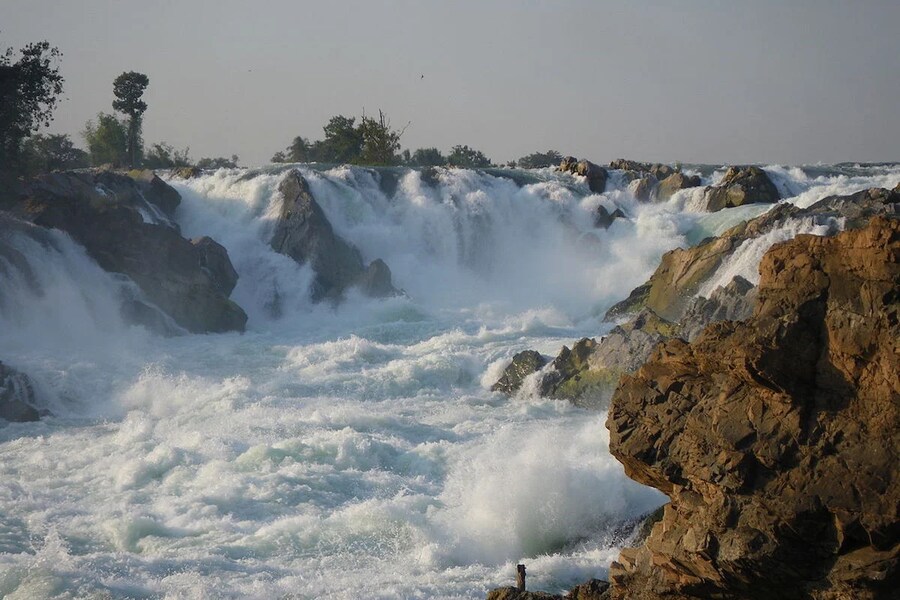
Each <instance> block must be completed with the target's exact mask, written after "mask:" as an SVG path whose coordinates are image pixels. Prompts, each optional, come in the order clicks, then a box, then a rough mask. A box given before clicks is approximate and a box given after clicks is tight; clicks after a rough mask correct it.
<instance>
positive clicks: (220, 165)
mask: <svg viewBox="0 0 900 600" xmlns="http://www.w3.org/2000/svg"><path fill="white" fill-rule="evenodd" d="M239 160H240V159H239V158H238V155H237V154H232V155H231V158H225V157H222V156H220V157H218V158H201V159H200V160H198V161H197V166H198V167H200V168H201V169H235V168H237V166H238V161H239Z"/></svg>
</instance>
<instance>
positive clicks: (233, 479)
mask: <svg viewBox="0 0 900 600" xmlns="http://www.w3.org/2000/svg"><path fill="white" fill-rule="evenodd" d="M300 168H301V170H302V171H303V172H304V175H305V176H306V177H307V179H308V180H309V182H310V186H311V188H312V190H313V194H314V195H315V197H316V199H317V200H318V201H319V203H320V204H321V205H322V208H323V209H324V211H325V213H326V214H327V216H328V218H329V220H330V221H331V222H332V224H333V225H334V228H335V230H336V231H337V232H338V233H339V234H340V235H342V236H343V237H344V238H345V239H348V240H350V241H352V242H353V243H354V244H356V245H357V246H358V247H359V249H360V250H361V252H362V254H363V256H364V258H365V259H366V260H367V261H370V260H373V259H375V258H382V259H384V260H385V261H386V262H387V263H388V265H390V267H391V270H392V271H393V277H394V283H395V285H396V286H397V287H400V288H403V289H404V290H405V292H406V296H405V297H397V298H390V299H385V300H372V299H366V298H361V297H358V296H354V295H351V296H350V297H349V298H348V299H347V300H346V302H344V303H343V304H341V305H340V306H338V307H332V306H329V305H325V304H320V305H313V304H311V303H310V302H309V300H308V286H309V284H310V282H311V280H312V273H311V271H310V270H309V268H308V267H302V266H299V265H297V264H296V263H294V262H293V261H292V260H291V259H289V258H287V257H285V256H282V255H279V254H275V253H274V252H272V250H271V249H270V248H269V245H268V240H269V238H270V236H271V233H272V227H273V224H274V219H275V217H276V215H277V214H278V209H279V206H280V204H279V203H280V198H279V196H278V194H277V191H276V190H277V185H278V181H279V179H280V177H281V174H280V173H279V172H278V171H277V170H274V169H269V170H261V171H253V172H247V171H218V172H216V173H213V174H209V175H206V176H204V177H201V178H198V179H194V180H190V181H180V180H173V181H172V182H171V183H172V185H174V186H175V187H176V189H178V191H179V192H180V193H181V194H182V197H183V202H182V204H181V206H180V208H179V209H178V214H177V218H178V221H179V223H180V226H181V228H182V231H183V233H184V234H185V235H186V236H188V237H194V236H199V235H210V236H212V237H214V238H215V239H217V240H218V241H219V242H220V243H222V244H223V245H224V246H225V247H226V248H227V249H228V251H229V254H230V256H231V259H232V261H233V263H234V265H235V268H236V269H237V271H238V273H239V274H240V281H239V283H238V285H237V287H236V288H235V290H234V293H233V294H232V299H234V300H235V301H236V302H237V303H238V304H240V305H241V306H242V307H243V308H244V309H245V310H246V311H247V313H248V315H249V322H248V328H247V332H246V333H244V334H237V333H232V334H217V335H185V336H181V337H175V338H161V337H157V336H155V335H152V334H150V333H148V332H147V331H145V330H143V329H141V328H139V327H132V326H129V325H127V324H126V323H124V322H123V321H122V320H121V319H120V318H119V317H118V310H117V307H118V303H119V299H120V298H121V296H122V294H125V293H134V289H133V285H131V284H130V283H129V282H127V281H122V280H121V279H117V278H115V277H114V276H112V275H110V274H107V273H105V272H104V271H102V270H101V269H99V267H97V266H96V265H95V264H94V263H93V262H92V261H91V260H90V259H89V258H88V257H87V255H86V254H85V253H84V251H83V250H82V249H81V248H80V247H79V246H77V245H76V244H74V243H73V242H72V241H71V240H70V239H69V238H68V237H67V236H65V235H64V234H62V233H59V232H50V233H49V234H46V235H44V236H42V237H41V238H40V240H37V239H35V238H34V237H33V236H28V235H25V234H23V233H22V232H16V231H8V232H7V233H5V234H4V235H5V237H4V239H3V240H0V241H2V242H3V243H6V244H8V245H9V246H11V247H14V248H15V249H16V250H17V251H18V252H20V253H21V254H22V255H23V256H25V257H26V258H27V260H28V264H29V265H30V267H31V268H30V274H26V273H24V272H22V271H21V269H19V270H17V268H16V267H15V265H12V264H11V263H6V266H7V268H6V269H0V278H2V288H0V328H2V333H0V359H2V360H3V361H5V362H6V363H8V364H10V365H11V366H13V367H15V368H18V369H20V370H22V371H24V372H26V373H28V374H29V375H31V376H32V378H33V379H34V380H35V383H36V386H37V388H38V391H39V392H40V393H41V396H42V398H43V401H44V403H45V404H46V406H45V407H46V408H48V409H49V410H51V411H52V412H53V414H54V415H55V416H53V417H49V418H46V419H44V420H43V421H41V422H38V423H27V424H4V425H0V596H3V597H6V598H10V599H25V598H28V599H31V598H45V597H58V598H98V599H99V598H173V599H175V598H185V599H187V598H259V599H264V598H265V599H268V598H284V597H288V598H326V597H327V598H432V597H440V598H483V597H484V594H485V592H486V591H487V590H488V589H489V588H492V587H495V586H498V585H508V584H510V583H511V582H512V580H513V578H514V573H515V568H514V565H515V564H516V563H517V562H526V563H527V564H528V571H529V587H531V588H533V589H549V590H556V589H562V588H566V587H568V586H571V585H572V584H574V583H577V582H580V581H583V580H585V579H587V578H590V577H597V576H599V577H602V576H604V575H605V571H606V567H607V566H608V564H609V562H610V560H612V559H613V558H614V557H615V556H616V554H617V552H618V548H619V547H620V545H621V544H622V543H623V541H624V540H623V536H626V535H627V533H628V523H630V522H632V520H633V519H635V518H636V517H638V516H640V515H642V514H644V513H646V512H648V511H650V510H652V509H653V508H655V507H656V506H658V505H659V504H661V503H662V502H663V501H664V497H663V496H662V495H660V494H659V493H657V492H655V491H654V490H651V489H648V488H645V487H642V486H640V485H638V484H636V483H634V482H631V481H630V480H628V479H627V478H626V477H625V475H624V474H623V471H622V468H621V466H620V465H619V464H618V463H617V462H616V461H615V460H614V459H613V458H612V457H611V456H610V454H609V452H608V447H607V443H608V434H607V431H606V429H605V427H604V422H605V418H606V414H605V412H589V411H585V410H581V409H577V408H574V407H572V406H570V405H569V404H567V403H565V402H556V401H549V400H543V399H540V398H538V397H535V396H534V395H533V394H531V393H529V392H528V391H524V392H522V393H520V394H519V395H518V396H516V397H514V398H506V397H504V396H501V395H499V394H494V393H491V392H490V391H488V388H489V387H490V384H491V383H493V381H495V380H496V379H497V378H498V377H499V375H500V373H501V371H502V369H503V367H504V366H505V365H506V364H507V362H508V360H509V359H510V357H511V356H512V354H514V353H515V352H517V351H520V350H522V349H525V348H534V349H537V350H540V351H541V352H543V353H545V354H555V353H556V352H557V351H558V350H559V348H560V346H561V345H562V344H564V343H566V344H570V343H571V342H572V341H573V340H575V339H577V338H580V337H582V336H584V335H599V334H602V333H603V332H604V331H605V330H606V329H608V327H609V325H605V324H601V323H600V322H599V316H601V315H602V314H603V312H604V311H605V310H606V309H607V308H608V307H609V306H610V305H611V304H612V303H614V302H616V301H618V300H621V299H622V298H624V297H625V296H626V295H627V294H628V292H629V291H630V290H631V289H632V288H633V287H635V286H636V285H638V284H640V283H642V282H643V281H644V280H645V279H646V278H647V277H648V276H649V274H650V273H652V271H653V269H654V268H655V266H656V264H657V263H658V260H659V258H660V256H661V255H662V253H663V252H665V251H667V250H669V249H671V248H674V247H676V246H679V245H688V244H692V243H696V242H697V241H698V240H699V239H701V238H703V237H705V236H707V235H712V234H716V233H719V232H721V231H723V230H724V229H726V228H727V227H729V226H730V225H732V224H734V223H736V222H738V221H740V220H742V219H746V218H749V217H752V216H755V215H756V214H759V213H760V212H762V211H764V210H766V209H767V207H762V206H751V207H744V208H740V209H733V210H728V211H721V212H719V213H714V214H706V213H703V212H698V211H697V209H696V205H697V203H696V198H695V193H694V192H691V191H690V190H687V191H683V192H680V193H678V194H676V196H674V197H673V198H672V199H671V200H670V201H669V202H667V203H664V204H638V203H636V202H635V201H634V200H633V198H632V197H631V196H630V195H629V193H628V192H627V191H625V190H624V189H616V190H612V191H609V192H607V193H605V194H604V195H602V196H601V195H591V194H590V193H589V192H588V190H587V188H586V186H585V184H584V182H581V181H577V180H576V179H574V178H572V177H570V176H568V175H559V174H556V173H554V172H552V171H551V170H545V171H531V172H494V173H492V174H486V173H481V172H475V171H466V170H439V171H438V172H437V173H436V174H435V175H432V176H430V177H427V176H426V177H423V175H422V173H420V172H418V171H412V170H404V169H396V170H383V171H371V170H366V169H360V168H349V167H337V168H333V169H330V170H325V169H313V168H309V167H303V166H301V167H300ZM767 170H768V171H769V173H770V175H771V176H772V177H773V179H774V180H775V181H776V185H778V186H779V188H780V189H781V191H782V193H783V195H785V196H790V197H791V199H790V200H789V201H791V202H794V203H796V204H800V205H803V206H806V205H808V204H811V203H812V202H814V201H815V200H817V199H819V198H821V197H823V196H825V195H829V194H834V193H847V192H851V191H856V190H858V189H862V188H865V187H870V186H874V185H880V186H891V187H892V186H893V185H894V184H895V183H896V180H897V178H898V173H900V171H898V170H897V169H896V168H887V167H879V168H850V167H847V168H845V169H844V170H843V171H842V172H839V171H837V170H834V169H820V170H819V171H821V172H819V171H815V170H813V169H807V170H802V169H796V168H793V169H788V168H782V167H767ZM717 177H721V171H718V172H712V173H710V174H709V176H708V178H707V180H708V181H712V180H715V179H716V178H717ZM600 204H603V205H604V206H606V207H607V208H608V209H610V212H611V210H612V209H613V208H614V207H616V206H617V207H621V208H622V210H623V211H624V212H625V213H626V214H627V215H628V217H629V218H628V219H619V220H617V221H615V222H614V224H613V225H612V227H610V229H608V230H598V229H595V228H594V226H593V213H594V211H595V210H596V208H597V206H598V205H600ZM815 227H816V226H815V225H813V224H804V223H800V222H798V223H794V224H792V225H791V227H788V228H785V229H783V230H779V231H777V232H774V233H773V234H772V235H770V236H769V237H770V239H767V240H762V241H757V242H755V244H754V245H752V247H751V246H748V247H747V248H744V249H743V250H742V251H741V252H739V253H736V254H735V256H734V257H733V259H732V260H730V261H729V262H728V263H726V264H725V265H723V267H722V268H723V271H722V272H721V273H720V274H719V275H718V277H719V279H721V281H723V282H727V281H728V280H729V279H730V278H731V276H732V275H734V274H739V273H740V274H744V275H745V276H748V275H749V276H750V277H751V278H752V276H753V273H754V272H755V268H756V264H757V263H758V261H759V258H760V257H761V255H762V253H763V252H764V251H765V249H766V248H767V247H768V245H769V244H771V243H774V242H775V241H778V240H780V239H787V238H788V237H791V236H792V235H795V234H796V233H798V232H803V231H816V229H815ZM149 251H152V249H148V252H149ZM0 260H3V259H2V257H0Z"/></svg>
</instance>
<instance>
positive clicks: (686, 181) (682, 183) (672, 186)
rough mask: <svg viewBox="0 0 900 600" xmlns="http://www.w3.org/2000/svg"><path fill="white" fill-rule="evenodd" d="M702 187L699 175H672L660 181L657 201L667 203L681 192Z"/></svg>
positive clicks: (657, 189)
mask: <svg viewBox="0 0 900 600" xmlns="http://www.w3.org/2000/svg"><path fill="white" fill-rule="evenodd" d="M699 185H700V176H699V175H685V174H684V173H672V174H671V175H669V176H668V177H666V178H665V179H662V180H660V182H659V185H658V186H657V188H656V198H655V199H656V201H657V202H665V201H666V200H668V199H669V198H671V197H672V195H673V194H675V192H677V191H679V190H686V189H688V188H692V187H698V186H699Z"/></svg>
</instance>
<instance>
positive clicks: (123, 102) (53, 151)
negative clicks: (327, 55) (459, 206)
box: [0, 41, 562, 175]
mask: <svg viewBox="0 0 900 600" xmlns="http://www.w3.org/2000/svg"><path fill="white" fill-rule="evenodd" d="M18 54H19V56H18V59H17V60H14V58H15V57H16V53H15V52H14V50H13V48H7V49H6V50H5V51H4V52H2V53H0V169H2V170H4V171H6V172H12V173H19V174H25V175H33V174H36V173H41V172H50V171H54V170H65V169H77V168H83V167H88V166H101V165H112V166H114V167H131V168H136V167H144V168H150V169H165V168H175V167H186V166H197V167H200V168H219V167H225V168H233V167H236V166H237V165H238V161H239V158H238V156H237V155H232V156H231V157H230V158H226V157H218V158H201V159H200V160H198V161H196V162H195V161H193V160H192V159H191V157H190V149H189V148H184V149H182V150H177V149H175V148H174V147H173V146H172V145H171V144H168V143H166V142H157V143H154V144H151V145H149V147H145V144H144V140H143V135H142V134H143V115H144V112H145V111H146V110H147V108H148V106H147V103H146V102H145V101H144V100H143V95H144V92H145V91H146V89H147V87H148V86H149V85H150V78H149V77H148V76H147V75H145V74H143V73H138V72H136V71H127V72H123V73H122V74H121V75H119V76H118V77H116V78H115V80H114V81H113V97H114V99H113V101H112V108H113V110H114V113H112V114H110V113H105V112H102V111H101V112H100V113H98V114H97V116H96V118H95V119H91V120H89V121H88V122H87V123H85V126H84V129H83V130H82V131H81V136H82V138H83V139H84V141H85V144H86V150H83V149H81V148H78V147H76V145H75V143H74V142H73V141H72V140H71V139H70V138H69V136H68V135H66V134H42V133H38V131H39V130H40V128H41V127H49V126H50V123H51V122H52V120H53V111H54V110H55V108H56V106H57V104H58V102H59V99H60V95H61V94H62V91H63V84H64V79H63V77H62V75H61V74H60V72H59V60H60V58H61V57H62V53H61V52H60V51H59V49H58V48H55V47H52V46H50V44H49V43H48V42H47V41H42V42H35V43H30V44H28V45H26V46H25V47H24V48H22V49H20V50H19V52H18ZM115 113H119V115H121V116H119V115H117V114H115ZM408 126H409V123H407V125H406V126H404V127H403V128H401V129H394V128H392V126H391V122H390V119H388V117H387V115H385V114H384V112H382V111H381V110H379V111H378V116H377V117H375V116H368V115H366V114H365V113H363V115H362V116H361V117H360V118H359V119H357V118H356V117H347V116H344V115H336V116H333V117H331V118H330V119H329V120H328V122H327V123H326V124H325V126H324V127H323V128H322V129H323V133H324V135H323V137H322V139H320V140H315V141H310V140H309V139H307V138H304V137H302V136H297V137H295V138H294V139H293V141H292V142H291V144H290V145H289V146H287V148H285V149H284V150H281V151H278V152H276V153H275V155H274V156H272V159H271V160H272V162H276V163H291V162H300V163H306V162H320V163H335V164H342V163H348V164H360V165H374V166H391V165H407V166H419V167H427V166H454V167H466V168H485V167H491V166H501V165H496V164H494V163H493V161H491V159H490V158H488V157H487V156H486V155H485V154H484V153H483V152H481V151H480V150H476V149H474V148H470V147H469V146H468V145H457V146H453V148H451V149H450V152H449V153H447V154H443V153H442V152H441V151H440V150H438V149H437V148H419V149H417V150H415V151H413V152H411V151H410V150H409V149H406V150H403V151H401V149H400V148H401V146H400V138H401V137H402V135H403V133H404V131H405V130H406V127H408ZM561 159H562V155H561V154H560V153H559V152H557V151H555V150H548V151H547V152H536V153H533V154H529V155H527V156H523V157H522V158H520V159H518V161H510V162H508V163H506V164H505V165H503V166H508V167H515V166H518V167H521V168H538V167H546V166H551V165H558V164H559V162H560V160H561Z"/></svg>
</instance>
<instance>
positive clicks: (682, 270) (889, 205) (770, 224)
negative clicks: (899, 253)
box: [604, 188, 900, 322]
mask: <svg viewBox="0 0 900 600" xmlns="http://www.w3.org/2000/svg"><path fill="white" fill-rule="evenodd" d="M898 202H900V194H897V193H894V192H891V191H890V190H886V189H882V188H872V189H868V190H863V191H860V192H857V193H855V194H851V195H849V196H830V197H828V198H824V199H822V200H820V201H819V202H816V203H815V204H813V205H812V206H809V207H807V208H798V207H796V206H794V205H792V204H787V203H782V204H778V205H776V206H774V207H773V208H772V209H771V210H769V211H768V212H766V213H764V214H762V215H760V216H759V217H756V218H755V219H751V220H750V221H746V222H744V223H740V224H738V225H735V226H734V227H732V228H731V229H729V230H728V231H726V232H724V233H723V234H722V235H720V236H718V237H714V238H707V239H705V240H703V241H702V242H700V243H699V244H697V245H696V246H694V247H692V248H686V249H684V248H676V249H675V250H672V251H670V252H667V253H666V254H664V255H663V257H662V260H661V261H660V264H659V266H658V267H657V268H656V271H655V272H654V273H653V275H652V276H651V277H650V279H649V280H648V281H647V282H646V283H644V284H643V285H641V286H639V287H637V288H635V289H634V290H633V291H632V292H631V294H630V295H629V297H628V298H627V299H626V300H624V301H622V302H619V303H618V304H616V305H614V306H613V307H612V308H610V309H609V311H607V313H606V315H605V316H604V320H608V321H612V320H616V319H618V318H621V317H622V316H624V315H627V314H628V313H631V312H634V311H637V310H640V309H641V308H642V307H644V306H646V307H648V308H650V309H652V310H653V311H654V312H655V313H657V314H658V315H660V316H661V317H663V318H664V319H667V320H669V321H673V322H677V321H679V320H680V319H681V317H682V316H683V314H684V311H685V309H686V308H687V306H688V304H689V303H690V302H691V300H692V298H693V297H694V296H695V295H696V294H697V292H698V290H699V289H700V287H701V286H702V285H703V284H704V283H705V282H706V281H707V280H708V279H709V278H710V277H711V276H712V275H713V274H714V273H715V272H716V270H717V269H718V268H719V267H720V266H721V265H722V263H723V262H724V261H725V260H726V259H727V258H728V257H730V256H731V255H732V254H733V253H734V251H735V250H736V249H737V248H738V247H739V246H740V245H741V244H742V243H743V242H745V241H746V240H749V239H754V238H757V237H759V236H761V235H763V234H765V233H768V232H770V231H772V230H774V229H777V228H779V227H783V226H784V225H785V224H787V223H788V221H790V220H792V219H800V218H809V219H812V220H814V221H815V222H816V223H820V224H829V222H830V219H831V218H840V219H843V220H844V225H845V227H846V228H848V229H852V228H856V227H861V226H864V225H865V224H866V223H868V222H869V220H870V219H871V218H872V217H874V216H876V215H900V205H898ZM836 232H837V229H836V228H835V229H834V230H832V231H831V234H832V235H833V234H834V233H836Z"/></svg>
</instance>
